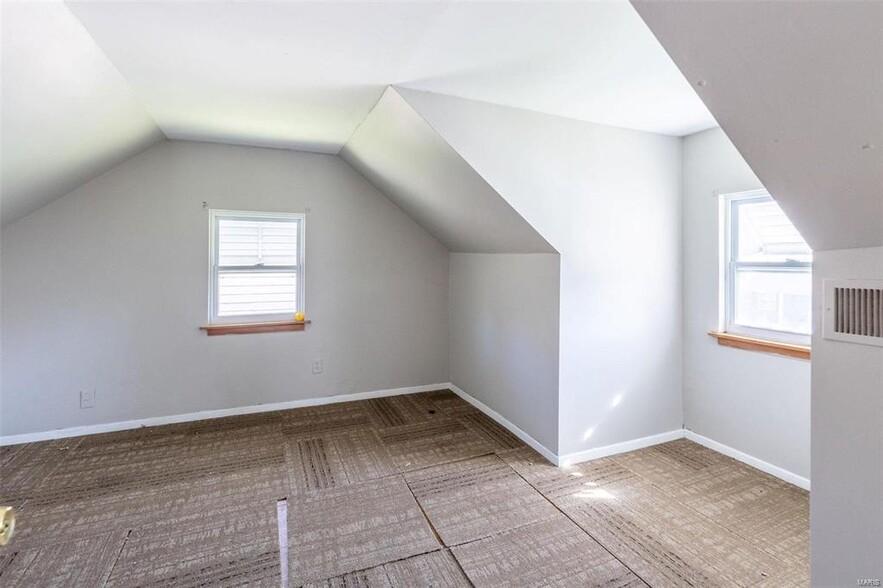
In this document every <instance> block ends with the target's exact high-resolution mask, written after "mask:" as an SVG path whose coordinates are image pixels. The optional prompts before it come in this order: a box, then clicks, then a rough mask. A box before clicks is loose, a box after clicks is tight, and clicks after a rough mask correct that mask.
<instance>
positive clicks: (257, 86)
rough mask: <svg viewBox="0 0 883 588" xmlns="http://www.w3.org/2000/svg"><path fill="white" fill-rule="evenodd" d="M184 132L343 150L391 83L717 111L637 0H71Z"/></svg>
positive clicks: (654, 111) (684, 129) (164, 120)
mask: <svg viewBox="0 0 883 588" xmlns="http://www.w3.org/2000/svg"><path fill="white" fill-rule="evenodd" d="M69 4H70V6H71V9H72V10H73V11H74V13H75V14H76V15H77V16H78V17H79V18H80V20H81V21H82V22H83V24H84V25H85V26H86V28H87V29H88V30H89V32H90V33H92V35H93V36H94V37H95V39H96V41H97V42H98V44H99V46H101V48H102V49H103V50H104V51H105V52H106V54H107V55H108V56H109V57H110V59H111V61H113V63H114V64H115V65H116V66H117V67H118V68H119V69H120V71H121V72H122V73H123V75H124V76H125V77H126V79H127V80H128V81H129V83H130V84H131V85H132V88H133V89H134V90H135V92H136V93H137V94H138V96H139V97H140V98H141V99H142V100H143V101H144V103H145V104H146V105H147V107H148V109H149V110H150V112H151V113H152V114H153V116H154V117H155V118H156V120H157V122H158V123H159V125H160V127H161V128H162V129H163V131H164V132H165V133H166V134H167V135H168V136H169V137H170V138H175V139H199V140H207V141H218V142H224V143H243V144H249V145H257V146H269V147H285V148H294V149H306V150H311V151H322V152H327V153H336V152H337V151H338V150H339V149H340V148H341V146H342V145H343V144H344V143H345V142H346V140H347V138H348V137H349V135H350V134H351V133H352V131H353V130H354V129H355V128H356V126H357V125H358V124H359V122H361V120H362V119H363V118H364V117H365V115H367V114H368V112H369V111H370V110H371V108H372V107H373V106H374V103H375V102H376V101H377V100H378V99H379V98H380V95H381V94H382V93H383V90H384V88H385V87H386V86H387V85H393V84H399V85H405V86H409V87H414V88H420V89H427V90H433V91H435V92H442V93H449V94H453V95H459V96H464V97H469V98H473V99H477V100H485V101H491V102H499V103H503V104H507V105H510V106H516V107H520V108H526V109H533V110H540V111H546V112H550V113H553V114H558V115H561V116H568V117H574V118H580V119H586V120H592V121H595V122H601V123H604V124H611V125H621V126H631V127H635V128H640V129H643V130H650V131H654V132H661V133H671V134H686V133H690V132H694V131H697V130H701V129H705V128H709V127H711V126H714V125H715V123H714V120H713V119H712V118H711V116H710V114H709V113H708V111H707V110H706V109H705V107H704V106H703V105H702V102H701V101H700V100H699V99H698V97H697V96H696V95H695V92H693V91H692V89H691V88H690V86H689V84H688V83H686V82H685V80H684V79H683V77H682V76H681V75H680V73H679V72H678V71H677V68H676V67H675V66H674V64H673V63H672V62H671V60H670V59H669V58H668V56H667V55H666V54H665V51H663V50H662V48H661V47H660V46H659V43H657V42H656V40H655V39H654V38H653V35H652V34H651V33H650V31H649V30H648V29H647V27H646V25H644V23H643V22H642V21H641V19H640V17H638V15H637V14H636V13H635V11H634V10H633V9H632V7H631V6H630V5H629V4H628V3H627V2H622V1H620V2H601V3H599V2H571V3H561V4H550V3H524V4H522V3H488V2H478V3H473V2H449V1H443V2H389V3H387V2H379V3H378V2H363V3H337V2H195V3H182V2H70V3H69Z"/></svg>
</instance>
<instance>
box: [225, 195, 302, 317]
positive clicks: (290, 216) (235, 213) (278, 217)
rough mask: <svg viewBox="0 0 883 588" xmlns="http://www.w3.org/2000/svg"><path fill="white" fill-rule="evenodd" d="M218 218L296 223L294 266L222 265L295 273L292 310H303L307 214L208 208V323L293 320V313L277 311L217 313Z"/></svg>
mask: <svg viewBox="0 0 883 588" xmlns="http://www.w3.org/2000/svg"><path fill="white" fill-rule="evenodd" d="M221 219H225V220H252V221H253V220H274V221H285V222H295V223H297V224H298V227H297V239H298V243H297V265H289V266H271V267H268V268H265V269H264V268H262V267H261V266H225V268H224V269H225V271H248V272H253V271H267V272H279V271H288V272H291V271H293V272H295V273H296V274H297V309H296V310H295V312H304V313H305V310H304V308H305V303H304V291H305V288H304V284H305V282H306V280H305V279H304V276H305V274H306V271H305V264H304V243H305V242H306V239H305V234H306V233H305V224H306V223H305V220H306V215H304V214H302V213H295V212H256V211H247V210H218V209H212V210H210V211H209V260H210V265H211V269H210V271H209V301H208V302H209V304H208V308H209V324H212V325H223V324H233V323H268V322H276V321H282V320H294V314H295V312H291V313H278V314H240V315H235V316H223V317H219V316H218V274H219V270H220V267H219V266H218V255H219V251H218V238H219V228H220V221H221Z"/></svg>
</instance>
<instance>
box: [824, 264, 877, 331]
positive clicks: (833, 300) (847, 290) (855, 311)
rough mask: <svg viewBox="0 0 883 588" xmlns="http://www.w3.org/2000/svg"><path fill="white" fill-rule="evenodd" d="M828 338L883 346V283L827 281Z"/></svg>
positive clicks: (826, 313) (826, 312)
mask: <svg viewBox="0 0 883 588" xmlns="http://www.w3.org/2000/svg"><path fill="white" fill-rule="evenodd" d="M824 336H825V338H826V339H833V340H836V341H847V342H851V343H864V344H868V345H879V346H883V281H881V280H837V281H834V280H826V282H825V332H824Z"/></svg>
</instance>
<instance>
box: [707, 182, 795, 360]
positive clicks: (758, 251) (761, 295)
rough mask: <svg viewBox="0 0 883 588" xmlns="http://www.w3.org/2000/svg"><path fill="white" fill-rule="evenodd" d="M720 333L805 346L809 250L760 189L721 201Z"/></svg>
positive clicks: (786, 218)
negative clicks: (723, 253) (722, 324)
mask: <svg viewBox="0 0 883 588" xmlns="http://www.w3.org/2000/svg"><path fill="white" fill-rule="evenodd" d="M724 206H725V211H724V222H725V234H726V247H725V250H726V256H725V259H724V266H725V267H724V273H725V280H724V281H725V288H724V292H725V294H724V313H725V317H724V318H725V330H726V332H728V333H733V334H737V335H745V336H749V337H756V338H759V339H769V340H773V341H782V342H787V343H796V344H809V338H810V333H811V332H812V324H811V323H812V321H811V308H812V250H811V249H810V247H809V245H807V243H806V241H804V239H803V237H801V236H800V233H799V232H798V231H797V229H796V228H795V227H794V225H793V224H792V223H791V221H790V220H788V217H787V216H785V213H784V212H783V211H782V209H781V208H780V207H779V205H778V204H776V202H775V201H774V200H773V199H772V198H771V197H770V195H769V194H768V193H766V192H765V191H758V192H751V193H743V194H735V195H731V196H727V197H726V199H725V201H724Z"/></svg>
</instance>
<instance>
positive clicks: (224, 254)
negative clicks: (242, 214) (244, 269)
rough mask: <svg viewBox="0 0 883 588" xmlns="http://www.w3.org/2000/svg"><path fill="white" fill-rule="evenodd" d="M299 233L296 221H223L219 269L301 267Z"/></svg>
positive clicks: (219, 227)
mask: <svg viewBox="0 0 883 588" xmlns="http://www.w3.org/2000/svg"><path fill="white" fill-rule="evenodd" d="M297 229H298V224H297V223H296V222H293V221H264V220H236V219H220V220H219V221H218V265H220V266H231V265H240V266H241V265H246V266H253V265H260V264H263V265H264V266H274V265H297V245H298V242H297Z"/></svg>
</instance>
